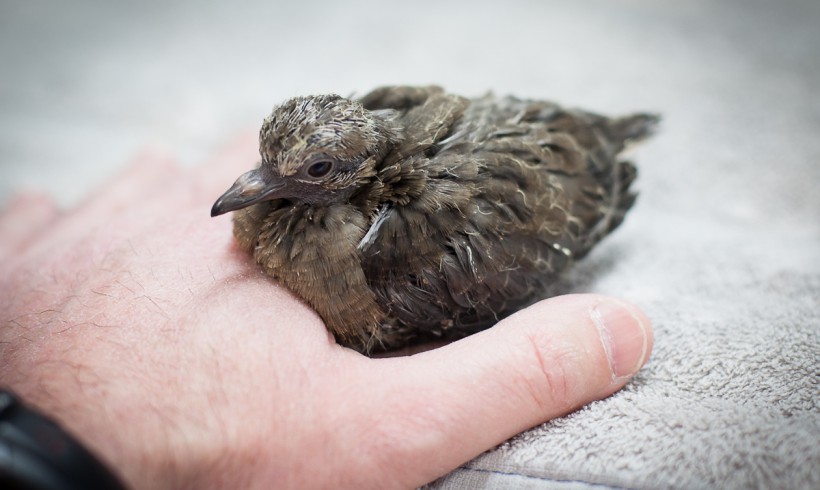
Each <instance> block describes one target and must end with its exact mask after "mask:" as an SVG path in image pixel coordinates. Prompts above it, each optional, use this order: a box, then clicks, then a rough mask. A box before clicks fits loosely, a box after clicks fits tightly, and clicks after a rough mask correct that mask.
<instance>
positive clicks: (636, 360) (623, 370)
mask: <svg viewBox="0 0 820 490" xmlns="http://www.w3.org/2000/svg"><path fill="white" fill-rule="evenodd" d="M590 316H591V317H592V320H593V321H594V322H595V325H596V326H597V327H598V333H599V334H600V335H601V343H602V344H603V346H604V351H606V355H607V358H608V359H609V365H610V367H611V368H612V373H613V375H614V376H615V377H617V378H621V377H624V376H631V375H633V374H635V373H636V372H637V371H638V369H640V368H641V366H643V363H644V360H645V358H646V354H647V352H646V351H647V348H648V344H649V339H648V336H647V325H645V324H644V321H643V319H642V317H641V316H640V315H638V314H636V313H635V312H634V311H633V310H632V309H631V308H630V307H628V306H626V305H625V304H622V303H620V302H618V301H615V300H608V301H604V302H601V303H598V304H596V305H595V306H593V307H592V309H591V311H590Z"/></svg>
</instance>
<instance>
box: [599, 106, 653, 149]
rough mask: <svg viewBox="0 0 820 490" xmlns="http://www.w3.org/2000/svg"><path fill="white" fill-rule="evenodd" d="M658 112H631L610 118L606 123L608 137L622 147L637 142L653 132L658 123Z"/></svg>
mask: <svg viewBox="0 0 820 490" xmlns="http://www.w3.org/2000/svg"><path fill="white" fill-rule="evenodd" d="M660 121H661V117H660V115H658V114H648V113H640V114H632V115H630V116H625V117H619V118H617V119H612V120H610V121H609V124H607V130H608V133H609V138H610V139H611V140H612V141H613V142H615V143H616V144H617V145H618V146H619V148H620V149H619V150H618V151H620V150H621V149H623V148H624V147H625V146H626V145H628V144H630V143H637V142H639V141H642V140H644V139H646V138H648V137H650V136H652V134H654V132H655V130H657V128H658V125H659V124H660Z"/></svg>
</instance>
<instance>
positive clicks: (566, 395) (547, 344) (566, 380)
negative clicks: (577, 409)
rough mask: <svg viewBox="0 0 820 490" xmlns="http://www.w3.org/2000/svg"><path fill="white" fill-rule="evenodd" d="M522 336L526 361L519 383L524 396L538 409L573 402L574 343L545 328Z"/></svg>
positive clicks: (554, 408)
mask: <svg viewBox="0 0 820 490" xmlns="http://www.w3.org/2000/svg"><path fill="white" fill-rule="evenodd" d="M526 338H527V349H528V352H527V356H528V358H529V359H530V362H528V363H527V366H528V368H527V369H526V371H525V372H523V373H522V384H523V388H524V391H525V393H526V394H527V396H529V397H530V399H531V400H532V401H533V403H534V405H535V407H536V408H537V409H538V410H539V411H540V412H542V413H543V412H555V411H565V410H568V409H570V408H571V407H573V406H575V405H576V398H577V395H578V392H579V386H578V382H577V371H578V354H577V349H576V348H575V346H573V345H571V344H570V343H569V342H567V341H565V340H561V339H557V338H555V337H554V336H552V335H550V334H548V333H546V332H539V331H536V332H531V333H528V334H527V337H526Z"/></svg>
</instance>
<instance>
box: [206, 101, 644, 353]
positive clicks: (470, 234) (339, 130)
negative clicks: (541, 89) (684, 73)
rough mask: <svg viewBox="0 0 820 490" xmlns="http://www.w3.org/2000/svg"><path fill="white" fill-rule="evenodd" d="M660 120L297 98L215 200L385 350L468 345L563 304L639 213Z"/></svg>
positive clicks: (340, 318)
mask: <svg viewBox="0 0 820 490" xmlns="http://www.w3.org/2000/svg"><path fill="white" fill-rule="evenodd" d="M657 122H658V117H657V116H655V115H650V114H635V115H631V116H627V117H622V118H614V119H609V118H606V117H603V116H599V115H596V114H593V113H590V112H585V111H580V110H569V109H563V108H561V107H560V106H558V105H556V104H553V103H550V102H544V101H535V100H521V99H517V98H514V97H503V98H499V97H494V96H492V95H487V96H485V97H481V98H477V99H467V98H464V97H460V96H457V95H452V94H448V93H445V92H444V91H443V90H442V89H441V88H439V87H435V86H431V87H383V88H379V89H376V90H374V91H373V92H371V93H369V94H367V95H365V96H364V97H362V98H360V99H358V100H351V99H346V98H343V97H340V96H338V95H319V96H310V97H296V98H293V99H291V100H289V101H287V102H285V103H284V104H282V105H280V106H278V107H276V108H274V109H273V112H272V113H271V115H270V116H268V117H267V118H266V119H265V120H264V122H263V124H262V128H261V130H260V133H259V152H260V155H261V162H260V163H259V164H258V166H257V168H255V169H253V170H250V171H249V172H246V173H244V174H242V175H241V176H240V177H239V179H237V181H236V183H234V184H233V186H232V187H231V188H230V189H228V191H227V192H225V193H224V194H223V195H222V196H221V197H220V198H219V199H218V200H217V201H216V203H215V204H214V206H213V209H212V210H211V216H217V215H221V214H223V213H227V212H229V211H235V214H234V217H233V223H234V235H235V237H236V241H237V242H238V244H239V246H240V247H241V248H242V249H244V250H246V251H247V252H248V253H250V254H252V255H253V257H254V259H255V260H256V262H257V263H259V265H260V266H261V267H262V268H263V269H264V271H265V272H266V273H267V274H269V275H270V276H272V277H274V278H276V279H277V280H278V281H279V282H281V283H282V284H284V285H285V286H287V287H288V288H289V289H291V290H292V291H293V292H294V293H295V294H296V295H298V296H299V297H300V298H302V299H303V300H304V301H306V302H307V303H308V304H309V305H310V306H312V307H313V308H314V309H315V310H316V312H317V313H318V314H319V315H320V316H321V317H322V319H323V320H324V322H325V324H326V325H327V328H328V329H329V330H330V331H331V332H332V333H333V335H334V336H335V337H336V340H337V342H339V343H340V344H342V345H345V346H348V347H351V348H353V349H356V350H358V351H360V352H363V353H366V354H369V353H371V352H372V351H374V350H377V349H391V348H396V347H400V346H403V345H406V344H407V343H408V342H411V341H413V340H415V339H420V338H428V337H430V336H437V337H445V338H458V337H462V336H465V335H469V334H471V333H474V332H477V331H479V330H482V329H485V328H487V327H489V326H491V325H493V324H494V323H496V322H497V321H498V320H499V319H501V318H503V317H504V316H506V315H509V314H511V313H513V312H515V311H516V310H518V309H520V308H522V307H524V306H527V305H528V304H530V303H533V302H534V301H536V300H538V299H542V298H543V297H544V296H545V295H547V294H548V293H547V286H549V285H550V284H551V283H553V282H554V281H555V280H556V278H557V276H558V274H559V273H560V272H561V271H562V270H563V269H565V268H566V267H567V265H569V264H570V263H571V262H572V261H573V260H577V259H580V258H581V257H583V256H584V255H585V254H586V253H587V252H588V251H589V250H590V248H591V247H592V246H593V245H594V244H596V243H597V242H598V241H599V240H601V239H602V238H603V237H604V236H605V235H607V234H608V233H609V232H611V231H612V230H613V229H614V228H616V227H617V226H618V225H619V224H620V223H621V221H622V220H623V218H624V213H625V212H626V211H627V210H628V209H629V208H630V207H631V206H632V203H633V202H634V200H635V195H634V194H633V193H631V192H630V191H629V186H630V184H631V183H632V181H633V180H634V178H635V175H636V170H635V167H634V166H633V165H631V164H630V163H628V162H625V161H620V160H619V153H620V152H621V151H622V150H623V149H624V147H625V145H627V144H628V143H630V142H634V141H638V140H640V139H642V138H644V137H646V136H648V135H649V134H650V133H651V131H652V129H653V128H654V126H655V125H656V123H657Z"/></svg>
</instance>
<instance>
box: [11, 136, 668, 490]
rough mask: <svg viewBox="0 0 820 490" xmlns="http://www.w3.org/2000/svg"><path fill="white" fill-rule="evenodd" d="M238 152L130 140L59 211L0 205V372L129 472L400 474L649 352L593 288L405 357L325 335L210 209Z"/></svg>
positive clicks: (461, 458) (268, 476)
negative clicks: (144, 147)
mask: <svg viewBox="0 0 820 490" xmlns="http://www.w3.org/2000/svg"><path fill="white" fill-rule="evenodd" d="M254 149H255V144H254V142H253V139H252V138H251V137H243V138H241V139H240V140H238V141H236V142H235V143H234V144H232V145H230V147H229V148H227V149H225V150H224V151H223V152H221V154H220V155H219V156H217V157H216V158H214V159H212V160H211V161H209V162H207V163H205V164H204V165H200V166H197V167H194V168H191V169H182V168H180V167H178V166H176V165H175V164H174V163H173V162H171V161H170V160H169V159H167V158H164V157H161V156H158V155H152V154H144V155H142V156H141V157H139V158H138V159H137V161H136V162H135V164H133V165H132V166H131V167H129V168H128V169H127V170H126V171H125V172H123V173H122V174H121V175H119V176H117V177H116V178H114V179H112V180H111V181H110V182H108V183H107V184H106V185H104V186H103V187H101V188H99V189H97V190H96V191H95V192H93V193H91V194H90V195H89V197H88V198H87V199H86V200H85V201H84V202H82V203H80V204H79V205H78V206H76V207H75V208H73V209H71V210H70V211H67V212H61V211H58V210H57V209H56V208H55V206H54V205H53V203H52V201H50V200H49V199H48V198H46V197H43V196H38V195H34V194H22V195H19V196H18V197H16V198H14V199H12V200H11V201H10V202H9V203H8V204H7V206H6V209H5V210H4V212H3V213H2V215H0V261H2V262H0V275H1V277H0V305H2V318H1V319H2V322H3V323H2V330H0V385H5V386H8V387H11V388H12V389H13V390H15V391H16V392H17V393H18V394H19V395H20V396H21V397H22V398H23V399H25V400H27V401H28V402H30V403H32V404H34V405H36V406H37V407H39V408H40V409H41V410H43V411H45V412H46V413H49V414H51V415H52V416H53V417H55V418H56V419H58V420H59V421H60V422H61V424H62V425H63V426H64V427H66V428H68V429H69V430H70V431H71V432H72V433H74V434H75V435H76V436H77V437H78V438H79V439H80V440H82V441H83V442H84V443H85V444H86V445H87V446H89V447H90V448H91V449H92V450H93V451H94V452H95V453H96V454H98V455H99V456H101V457H102V459H104V460H105V461H106V462H107V463H108V464H109V465H110V466H111V467H112V468H113V469H114V470H115V472H116V473H118V474H119V475H120V476H121V477H122V478H123V480H124V481H126V482H127V483H128V484H129V485H130V486H132V487H134V488H271V487H273V486H275V487H300V488H307V487H322V486H333V487H355V488H405V487H414V486H418V485H420V484H423V483H425V482H428V481H430V480H433V479H435V478H436V477H438V476H441V475H443V474H445V473H447V472H448V471H450V470H452V469H454V468H456V467H457V466H458V465H460V464H462V463H464V462H466V461H468V460H469V459H471V458H473V457H475V456H477V455H478V454H480V453H481V452H483V451H485V450H487V449H490V448H491V447H493V446H494V445H496V444H498V443H500V442H502V441H504V440H505V439H507V438H509V437H511V436H513V435H515V434H516V433H519V432H521V431H523V430H525V429H527V428H529V427H532V426H535V425H537V424H540V423H542V422H545V421H547V420H549V419H552V418H554V417H558V416H560V415H563V414H566V413H568V412H571V411H573V410H575V409H577V408H579V407H581V406H582V405H584V404H586V403H588V402H591V401H593V400H596V399H600V398H603V397H606V396H608V395H609V394H611V393H613V392H615V391H617V390H618V389H620V388H621V387H622V386H623V385H624V384H625V383H626V382H627V381H628V380H629V378H630V377H631V376H632V375H633V374H634V373H635V372H636V371H637V370H638V369H639V368H640V367H641V366H642V365H643V364H644V363H645V362H646V360H647V358H648V357H649V353H650V351H651V348H652V331H651V327H650V323H649V321H648V319H647V318H646V317H645V316H644V315H643V313H641V312H640V311H639V310H638V309H637V308H635V307H633V306H631V305H628V304H626V303H623V302H620V301H618V300H615V299H611V298H606V297H601V296H594V295H576V296H564V297H558V298H553V299H550V300H546V301H542V302H540V303H538V304H536V305H534V306H532V307H530V308H527V309H525V310H522V311H520V312H519V313H517V314H515V315H513V316H511V317H509V318H507V319H506V320H503V321H501V322H499V324H498V325H497V326H495V327H493V328H492V329H490V330H487V331H485V332H482V333H479V334H476V335H473V336H471V337H468V338H466V339H463V340H460V341H458V342H454V343H452V344H449V345H446V346H443V347H440V348H437V349H434V350H430V351H427V352H422V353H419V354H415V355H412V356H404V357H393V358H383V359H370V358H367V357H364V356H362V355H360V354H358V353H356V352H354V351H351V350H349V349H346V348H342V347H339V346H338V345H336V344H335V342H334V341H333V338H332V336H330V335H329V334H328V333H327V331H326V330H325V328H324V326H323V325H322V322H321V320H320V319H319V317H318V316H317V315H316V314H315V313H313V312H312V311H311V310H310V309H309V308H308V307H307V306H305V305H304V304H302V303H301V302H300V301H298V300H297V299H296V298H295V297H294V296H293V295H291V294H290V293H289V292H288V291H287V290H286V289H284V288H282V287H281V286H279V285H277V284H276V283H275V282H274V281H273V280H271V279H270V278H268V277H267V276H265V275H263V274H262V273H261V272H260V271H259V270H258V269H257V267H256V266H255V264H254V263H253V262H252V260H251V259H250V257H248V256H246V255H245V254H243V253H241V252H240V251H238V250H237V249H236V248H235V246H234V244H233V242H232V236H231V223H230V220H229V219H228V218H220V219H211V218H210V217H209V216H208V210H209V209H210V205H211V204H212V202H213V199H214V198H215V197H216V196H218V195H219V193H220V192H221V191H222V190H224V189H223V188H225V187H226V185H229V184H230V183H231V182H232V181H233V178H234V177H235V176H236V175H238V174H239V173H240V172H241V171H243V170H247V169H249V168H251V166H252V165H253V162H254V161H255V158H256V156H255V155H254Z"/></svg>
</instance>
